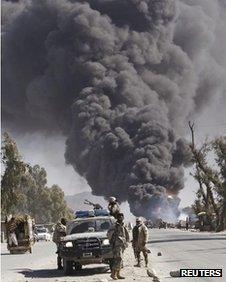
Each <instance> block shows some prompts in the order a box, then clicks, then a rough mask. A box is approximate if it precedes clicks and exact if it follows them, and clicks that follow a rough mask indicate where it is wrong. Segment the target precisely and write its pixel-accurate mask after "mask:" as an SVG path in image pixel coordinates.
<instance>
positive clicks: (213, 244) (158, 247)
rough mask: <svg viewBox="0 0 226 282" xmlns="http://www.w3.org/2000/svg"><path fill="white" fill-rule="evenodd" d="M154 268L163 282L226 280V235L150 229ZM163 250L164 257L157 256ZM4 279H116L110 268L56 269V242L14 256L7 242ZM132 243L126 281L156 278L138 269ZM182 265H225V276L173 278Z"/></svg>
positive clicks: (41, 281) (67, 281) (63, 281)
mask: <svg viewBox="0 0 226 282" xmlns="http://www.w3.org/2000/svg"><path fill="white" fill-rule="evenodd" d="M150 248H151V250H152V253H151V256H150V260H151V265H150V266H151V267H153V268H154V269H155V270H156V273H157V275H158V276H159V277H160V278H161V281H162V282H165V281H166V282H167V281H171V282H177V281H179V282H191V281H192V282H194V281H195V282H196V281H198V282H199V281H200V282H203V281H211V282H218V281H221V282H224V281H226V236H219V235H216V234H207V233H205V234H202V233H195V232H190V231H179V230H174V229H172V230H163V229H161V230H158V229H150ZM158 252H162V256H157V253H158ZM1 254H2V255H1V260H2V261H1V265H2V271H1V278H2V280H1V281H3V282H14V281H15V282H19V281H21V282H25V281H29V282H30V281H33V282H36V281H37V282H49V281H51V282H52V281H57V282H72V281H74V282H80V281H81V282H87V281H88V282H89V281H95V282H98V281H102V282H103V281H112V280H111V279H110V277H109V271H107V269H106V267H105V268H104V267H99V268H92V267H91V268H90V267H85V269H84V270H82V271H81V273H75V274H74V275H73V276H70V277H65V276H64V274H63V272H62V271H57V270H56V254H55V245H54V244H53V243H52V242H38V243H36V244H35V246H34V250H33V253H32V254H29V253H27V254H22V255H10V254H9V253H8V251H7V250H6V244H2V250H1ZM134 262H135V261H134V257H133V252H132V248H131V246H130V247H129V248H128V249H127V250H126V253H125V260H124V269H123V274H124V275H125V276H126V277H127V279H126V280H124V281H125V282H127V281H128V282H131V281H141V282H145V281H150V282H151V281H152V279H151V278H149V277H148V276H147V273H146V269H145V268H142V269H139V268H134V267H133V265H134ZM180 268H223V275H224V277H223V278H222V279H215V278H214V279H212V280H210V279H195V278H192V279H189V278H172V277H170V275H169V272H170V271H171V270H178V269H180Z"/></svg>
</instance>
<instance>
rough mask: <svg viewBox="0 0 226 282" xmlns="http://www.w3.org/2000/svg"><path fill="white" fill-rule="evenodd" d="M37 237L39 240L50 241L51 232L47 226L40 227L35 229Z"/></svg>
mask: <svg viewBox="0 0 226 282" xmlns="http://www.w3.org/2000/svg"><path fill="white" fill-rule="evenodd" d="M35 239H36V241H37V242H38V241H39V240H44V241H50V240H51V234H50V233H49V231H48V229H47V228H45V227H38V228H36V230H35Z"/></svg>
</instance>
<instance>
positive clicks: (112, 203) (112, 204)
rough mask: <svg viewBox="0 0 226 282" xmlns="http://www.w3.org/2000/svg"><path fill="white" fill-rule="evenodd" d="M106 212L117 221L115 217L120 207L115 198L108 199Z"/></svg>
mask: <svg viewBox="0 0 226 282" xmlns="http://www.w3.org/2000/svg"><path fill="white" fill-rule="evenodd" d="M108 210H109V212H110V215H112V216H114V218H116V219H117V215H118V213H120V207H119V204H118V202H117V200H116V198H115V197H110V198H109V204H108Z"/></svg>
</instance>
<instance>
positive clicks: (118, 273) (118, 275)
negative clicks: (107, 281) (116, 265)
mask: <svg viewBox="0 0 226 282" xmlns="http://www.w3.org/2000/svg"><path fill="white" fill-rule="evenodd" d="M116 276H117V278H118V279H126V278H125V277H123V276H121V275H120V270H118V271H117V272H116Z"/></svg>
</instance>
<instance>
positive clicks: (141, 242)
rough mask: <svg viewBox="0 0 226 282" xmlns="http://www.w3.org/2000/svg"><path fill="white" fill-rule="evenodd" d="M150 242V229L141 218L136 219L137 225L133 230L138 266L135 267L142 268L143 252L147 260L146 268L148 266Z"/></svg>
mask: <svg viewBox="0 0 226 282" xmlns="http://www.w3.org/2000/svg"><path fill="white" fill-rule="evenodd" d="M147 241H148V229H147V227H146V226H145V225H144V223H143V222H142V220H141V218H137V219H136V225H135V226H134V228H133V240H132V242H133V250H134V255H135V258H136V259H137V264H136V265H135V266H137V267H141V264H140V253H141V252H142V253H143V255H144V259H145V266H146V267H147V265H148V253H149V252H150V250H149V249H148V248H147V247H146V244H147Z"/></svg>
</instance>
